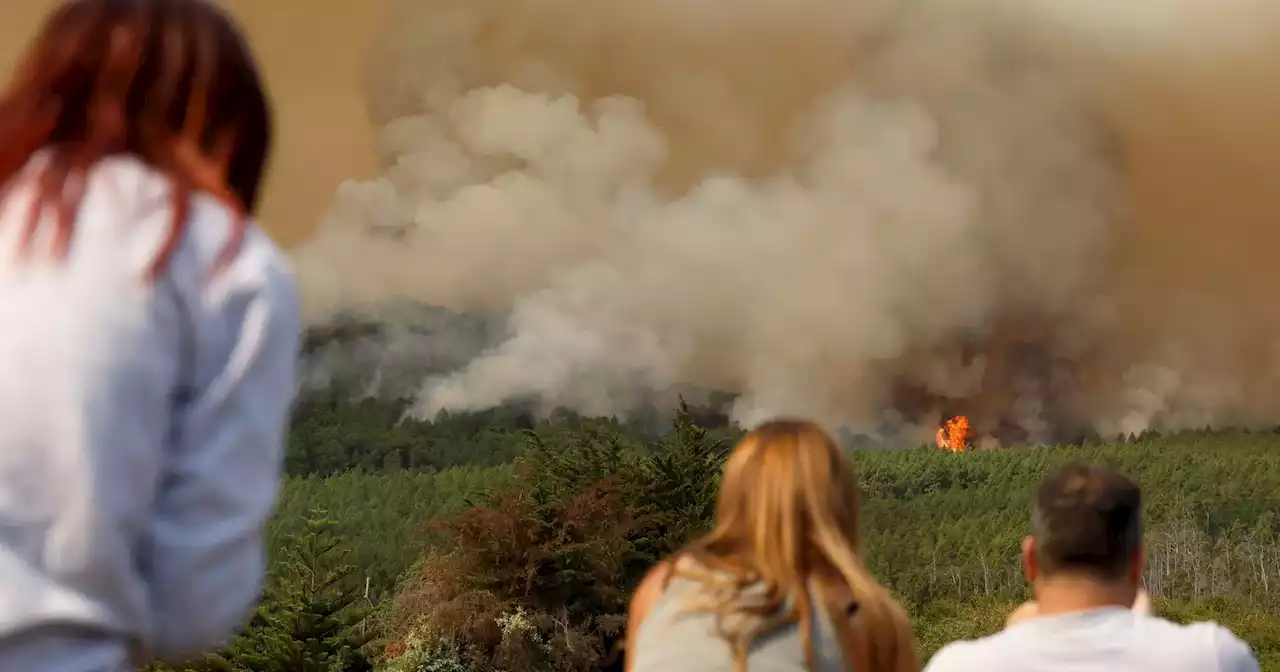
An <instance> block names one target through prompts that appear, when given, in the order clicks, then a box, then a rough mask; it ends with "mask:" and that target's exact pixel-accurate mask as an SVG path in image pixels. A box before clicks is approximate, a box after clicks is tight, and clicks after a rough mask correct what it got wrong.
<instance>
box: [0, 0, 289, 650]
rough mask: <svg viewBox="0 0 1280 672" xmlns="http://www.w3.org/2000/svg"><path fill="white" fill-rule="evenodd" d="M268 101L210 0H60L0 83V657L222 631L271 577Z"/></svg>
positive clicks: (282, 425) (277, 296)
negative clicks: (262, 225) (267, 532)
mask: <svg viewBox="0 0 1280 672" xmlns="http://www.w3.org/2000/svg"><path fill="white" fill-rule="evenodd" d="M270 133H271V112H270V108H269V105H268V101H267V99H266V96H265V94H264V92H263V89H262V84H261V81H260V78H259V75H258V72H257V68H256V66H255V64H254V60H253V57H252V55H251V54H250V52H249V50H248V48H247V46H246V45H245V42H244V40H243V38H242V37H241V34H240V31H239V30H238V28H237V27H236V26H235V25H234V24H233V23H232V21H231V20H230V19H229V18H228V17H227V16H226V15H225V14H224V13H223V12H222V11H221V10H219V9H218V8H217V6H216V5H215V4H213V3H211V2H205V1H203V0H72V1H70V2H65V3H64V4H62V5H61V7H60V8H59V9H58V10H57V11H56V12H55V13H54V14H53V15H52V16H51V17H50V18H49V19H48V21H47V23H46V24H45V26H44V27H43V29H42V30H41V32H40V34H39V36H38V38H37V39H36V41H35V43H34V44H33V45H32V47H31V49H30V51H29V53H28V54H27V56H26V59H25V61H24V62H23V63H22V65H21V67H20V68H19V70H18V72H17V75H16V77H15V79H14V80H13V81H12V82H11V84H10V85H9V87H8V89H7V90H5V91H4V92H3V93H2V94H0V361H2V362H3V368H2V369H0V372H2V373H3V375H2V376H0V669H3V670H22V671H23V672H40V671H42V670H51V671H52V670H58V671H59V672H90V671H94V672H106V671H112V672H116V671H120V670H126V669H130V668H131V667H134V666H137V665H140V664H141V663H143V662H145V660H148V659H151V658H153V657H159V658H163V659H180V658H186V657H189V656H194V655H198V654H200V653H203V652H204V651H206V650H208V649H210V648H213V647H216V646H217V645H219V644H220V643H221V642H222V641H224V640H225V639H226V638H228V637H229V636H230V635H231V634H232V633H233V632H234V631H235V630H236V629H237V628H238V627H240V625H241V624H242V622H243V619H244V618H245V617H246V616H247V614H248V612H249V611H250V609H251V607H252V605H253V604H254V602H255V601H256V598H257V596H258V591H259V589H260V585H261V581H262V576H263V572H264V569H263V567H264V565H263V548H262V525H263V522H264V521H265V519H266V518H267V517H268V516H269V515H270V512H271V510H272V508H273V506H274V502H275V497H276V492H277V487H278V482H279V476H280V466H281V457H282V452H283V445H284V440H285V433H286V425H287V418H288V410H289V406H290V404H291V401H292V397H293V394H294V390H295V367H296V362H297V349H298V341H299V331H300V325H299V315H298V308H297V298H296V294H295V289H294V285H293V281H292V279H291V276H290V273H289V270H288V268H287V266H286V264H285V262H284V260H283V258H282V255H281V253H280V251H279V249H278V248H277V247H276V246H275V245H274V244H273V243H272V242H271V240H270V239H269V238H268V237H267V236H266V235H265V234H264V233H263V232H262V231H260V230H259V229H257V228H256V227H255V226H254V225H253V224H252V222H251V221H250V213H252V212H253V211H254V208H255V206H256V205H257V202H258V198H259V192H260V186H261V183H262V177H263V172H264V165H265V163H266V160H267V154H268V148H269V144H270Z"/></svg>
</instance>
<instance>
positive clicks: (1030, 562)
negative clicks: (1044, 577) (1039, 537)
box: [1022, 536, 1040, 583]
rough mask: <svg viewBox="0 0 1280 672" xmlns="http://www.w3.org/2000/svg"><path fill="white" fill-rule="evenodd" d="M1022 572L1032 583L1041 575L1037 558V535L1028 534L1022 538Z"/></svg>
mask: <svg viewBox="0 0 1280 672" xmlns="http://www.w3.org/2000/svg"><path fill="white" fill-rule="evenodd" d="M1022 573H1023V575H1024V576H1026V577H1027V581H1028V582H1030V583H1035V581H1036V579H1037V578H1039V576H1040V565H1039V562H1038V560H1037V558H1036V538H1035V537H1030V536H1028V537H1023V539H1022Z"/></svg>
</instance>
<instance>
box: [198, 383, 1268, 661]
mask: <svg viewBox="0 0 1280 672" xmlns="http://www.w3.org/2000/svg"><path fill="white" fill-rule="evenodd" d="M322 401H323V400H322ZM322 401H316V402H313V403H312V405H311V406H309V407H305V408H303V407H300V410H299V417H298V418H297V422H296V424H295V431H294V435H293V443H292V445H291V449H290V454H291V458H290V459H291V463H290V469H291V472H292V473H294V474H298V475H297V476H294V477H291V478H290V479H289V480H288V482H287V483H286V487H285V491H284V495H283V497H282V499H281V502H280V507H279V515H278V517H277V520H275V521H273V523H272V524H271V526H270V527H269V535H268V536H269V539H270V544H271V548H272V550H273V553H272V556H273V563H274V566H275V569H274V570H273V573H274V574H276V575H278V574H280V572H281V571H282V570H281V569H280V568H281V567H282V566H284V564H287V563H288V562H290V558H291V557H292V555H291V554H290V550H289V547H290V544H291V542H289V541H287V540H288V539H290V538H291V537H290V536H289V535H297V534H300V533H303V532H304V531H305V530H304V526H302V525H300V522H299V521H302V520H305V516H306V512H307V511H308V510H309V509H311V508H312V507H316V506H319V507H322V508H324V509H326V510H328V511H329V512H330V514H331V515H332V516H333V517H334V518H335V519H336V520H338V521H340V523H339V524H338V525H337V526H336V527H335V528H333V531H334V532H336V533H338V534H340V535H341V536H342V537H343V538H344V539H346V540H347V541H348V542H349V543H350V545H351V548H352V553H351V554H350V555H349V556H348V560H347V562H350V563H351V564H354V565H355V566H356V567H358V570H357V571H356V572H355V573H354V575H353V578H355V579H357V580H358V582H360V583H363V582H364V581H365V580H366V579H367V580H368V582H369V586H370V588H371V596H372V598H373V599H374V601H375V602H376V603H380V604H381V608H379V609H378V610H377V613H376V614H375V617H374V618H373V619H371V620H370V621H369V623H370V624H376V628H371V630H370V631H371V632H374V631H375V630H376V634H377V635H378V637H379V641H378V647H376V648H378V649H382V650H383V652H384V653H385V655H384V656H382V658H384V660H383V662H382V663H381V665H382V666H383V667H385V669H389V670H395V671H396V672H428V671H431V672H435V671H440V672H463V671H464V670H465V671H467V672H490V671H493V672H496V671H497V670H504V671H507V672H516V671H521V670H528V671H530V672H532V671H535V670H536V671H539V672H542V671H546V672H552V671H554V672H560V671H561V670H573V671H576V670H584V671H585V670H593V669H602V668H603V669H611V668H616V666H617V665H618V663H619V658H618V656H617V655H616V654H617V653H618V645H619V643H620V642H619V640H620V636H621V634H622V631H623V628H624V624H625V610H626V602H627V599H628V595H629V591H630V590H631V589H632V588H633V587H634V585H635V583H636V582H637V581H638V579H639V578H640V576H642V575H643V573H644V571H646V570H647V568H648V567H650V566H651V565H652V564H653V563H654V562H655V561H656V560H657V559H658V558H660V557H663V556H665V555H667V554H669V553H671V552H672V551H673V550H675V549H677V548H679V547H680V546H681V545H683V544H684V543H686V542H687V541H688V540H689V539H690V538H691V537H692V536H693V535H695V534H697V533H699V532H700V531H702V530H705V529H706V527H707V525H708V524H709V521H710V519H711V516H712V513H713V510H714V502H715V494H716V489H717V487H718V485H719V474H720V469H721V466H722V464H723V460H724V458H725V456H726V454H727V452H728V450H729V448H730V447H731V445H732V442H733V441H734V440H735V439H736V438H737V437H738V436H739V435H740V431H739V430H737V429H735V428H733V427H728V426H724V425H723V424H717V423H718V422H719V421H718V419H716V418H714V417H713V415H714V414H708V413H706V412H705V411H698V410H691V409H688V408H682V411H681V413H680V417H679V418H678V420H677V422H676V423H675V425H674V427H673V428H671V430H670V431H669V432H667V433H665V434H663V435H661V436H658V435H656V434H654V433H652V432H651V431H648V429H646V430H645V431H641V429H639V428H638V426H637V425H634V424H627V423H622V422H618V421H616V420H611V419H598V418H582V417H579V416H576V415H573V414H569V413H558V414H555V415H553V416H551V417H549V418H547V419H545V420H542V421H540V422H536V423H534V422H532V421H531V420H530V419H529V418H527V417H525V416H522V415H521V414H520V413H518V412H515V411H513V410H510V409H505V410H502V411H495V412H493V413H491V414H487V415H486V414H465V415H456V416H442V417H441V418H438V419H437V421H436V422H435V423H422V422H417V421H412V420H402V419H401V418H402V415H403V410H404V407H403V405H397V404H382V405H379V404H377V403H375V402H372V401H365V402H361V403H358V404H346V403H340V402H337V401H333V402H332V403H330V402H323V403H322ZM708 418H710V419H711V420H712V421H711V422H706V420H707V419H708ZM709 425H714V427H711V426H709ZM646 427H647V428H650V429H651V425H646ZM1276 443H1277V437H1276V436H1275V435H1274V434H1249V433H1229V434H1223V433H1218V434H1212V433H1207V432H1192V433H1185V434H1178V435H1171V436H1156V435H1146V436H1143V437H1135V438H1133V439H1131V440H1128V441H1124V442H1122V443H1118V444H1103V443H1097V442H1094V443H1087V444H1085V445H1083V446H1068V447H1058V448H1040V449H1034V450H1020V451H1003V452H970V453H965V454H951V453H945V452H941V451H937V450H932V449H918V450H907V451H892V452H859V453H856V454H855V462H856V463H857V466H858V469H859V471H860V480H861V482H862V484H863V494H864V497H863V523H864V530H865V533H866V554H867V561H868V564H869V566H870V567H871V568H872V570H873V571H874V572H875V573H876V574H877V576H879V577H880V578H881V580H882V581H884V582H885V583H886V584H888V585H889V586H891V587H892V588H893V589H894V591H895V592H896V593H897V594H898V596H899V597H900V598H901V599H903V601H904V602H905V603H906V604H907V606H908V608H909V609H910V611H911V613H912V615H913V618H914V621H915V626H916V629H917V632H918V634H919V637H920V639H921V643H922V647H923V649H924V652H925V653H926V654H931V653H932V652H933V651H936V649H937V648H938V647H940V646H941V645H942V644H944V643H946V642H948V641H952V640H954V639H957V638H962V637H972V636H977V635H981V634H988V633H990V632H994V631H995V630H997V629H998V628H999V627H1000V625H1001V623H1002V622H1003V619H1004V617H1005V615H1006V614H1007V613H1008V611H1009V610H1010V609H1011V608H1012V607H1013V606H1014V605H1015V604H1016V603H1017V602H1019V601H1020V600H1022V599H1024V598H1025V596H1026V595H1025V587H1024V582H1023V580H1022V578H1021V572H1020V569H1019V567H1018V565H1017V545H1018V543H1019V541H1020V539H1021V537H1022V536H1023V535H1024V534H1025V533H1026V527H1027V516H1028V510H1027V506H1028V502H1029V501H1030V498H1031V493H1032V491H1033V489H1034V487H1035V485H1036V483H1037V482H1038V481H1039V480H1040V479H1041V478H1042V477H1043V476H1044V475H1045V474H1046V473H1047V472H1048V471H1049V470H1050V469H1051V468H1053V467H1054V466H1055V465H1058V464H1060V463H1062V462H1063V461H1065V460H1068V459H1083V460H1087V461H1091V462H1101V463H1109V464H1112V465H1114V466H1116V467H1118V468H1120V469H1121V470H1123V471H1125V472H1126V473H1128V474H1130V475H1131V476H1133V477H1134V478H1135V479H1136V480H1137V481H1138V482H1139V483H1140V484H1141V485H1142V486H1143V492H1144V497H1145V498H1146V503H1145V508H1146V512H1147V520H1148V528H1147V529H1148V535H1147V536H1148V544H1149V546H1150V549H1151V556H1152V557H1151V564H1150V567H1149V570H1148V573H1147V580H1148V587H1149V589H1150V590H1151V591H1152V592H1153V594H1156V595H1158V596H1159V604H1160V608H1161V609H1162V610H1165V611H1166V613H1167V614H1168V615H1169V616H1170V617H1172V618H1175V620H1176V619H1202V618H1212V619H1215V620H1218V621H1220V622H1222V623H1223V624H1225V625H1227V626H1228V627H1231V628H1233V629H1234V630H1235V631H1236V632H1237V633H1239V634H1240V635H1241V637H1242V638H1244V639H1245V640H1246V641H1248V642H1249V643H1250V644H1251V645H1252V646H1253V647H1254V648H1255V650H1256V651H1257V653H1258V655H1259V657H1260V658H1261V659H1262V660H1263V661H1264V666H1263V667H1264V669H1278V670H1280V661H1278V659H1277V657H1278V656H1280V641H1278V636H1277V631H1276V628H1277V627H1280V619H1277V618H1276V617H1275V616H1274V614H1276V613H1280V589H1277V587H1278V586H1280V544H1278V543H1277V542H1278V539H1277V535H1280V451H1277V450H1276ZM326 446H327V448H326ZM379 456H380V457H379ZM389 456H394V459H393V457H389ZM406 456H407V457H406ZM274 613H277V614H279V613H281V612H279V611H277V612H274ZM366 648H367V647H366ZM1268 666H1271V667H1268ZM208 669H213V668H208ZM266 669H270V668H266ZM298 669H305V668H298Z"/></svg>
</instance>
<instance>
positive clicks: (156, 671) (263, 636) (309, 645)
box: [151, 509, 373, 672]
mask: <svg viewBox="0 0 1280 672" xmlns="http://www.w3.org/2000/svg"><path fill="white" fill-rule="evenodd" d="M336 525H337V522H336V521H334V520H332V519H330V518H328V517H327V514H326V513H325V512H324V511H323V510H320V509H317V510H314V511H312V514H311V516H310V517H309V518H308V519H307V520H306V521H305V523H304V526H303V531H302V532H301V533H299V534H288V535H285V537H284V538H283V539H282V542H283V543H284V547H283V549H282V553H281V554H280V557H279V558H278V559H277V561H276V563H275V565H274V567H273V577H272V580H271V581H270V582H269V585H268V588H267V592H266V595H265V596H264V598H263V599H262V601H261V603H260V604H259V606H258V608H257V610H256V612H255V613H254V615H253V617H252V619H251V620H250V621H249V624H248V626H247V627H246V629H245V631H244V632H243V633H242V634H241V635H240V636H238V637H236V638H235V639H234V640H232V641H231V642H230V643H229V644H228V645H227V646H226V647H225V648H224V649H223V650H221V651H218V652H216V653H212V654H210V655H209V656H207V657H205V658H204V659H203V660H200V661H195V662H192V663H188V664H186V665H185V666H182V667H180V668H178V669H181V670H183V671H184V672H367V671H369V670H372V669H373V667H372V664H371V663H370V661H369V659H368V658H367V657H366V656H365V654H364V652H363V650H362V649H363V647H364V645H365V644H366V643H367V642H368V639H369V637H368V635H367V634H366V633H365V624H364V621H365V618H366V617H367V616H368V614H369V611H370V610H369V609H368V608H367V607H366V606H365V605H364V604H362V602H363V596H362V594H361V592H360V585H359V583H358V581H357V580H356V579H357V574H356V568H355V567H354V566H352V565H350V564H348V563H347V562H346V559H347V557H348V556H349V555H350V553H351V549H350V548H348V547H347V546H346V545H345V544H344V543H343V541H342V540H341V539H340V538H338V537H337V536H335V534H334V528H335V526H336ZM167 669H173V668H167V667H165V666H161V665H155V666H153V667H152V668H151V670H152V671H153V672H161V671H162V670H167Z"/></svg>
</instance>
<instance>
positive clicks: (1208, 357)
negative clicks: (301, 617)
mask: <svg viewBox="0 0 1280 672" xmlns="http://www.w3.org/2000/svg"><path fill="white" fill-rule="evenodd" d="M1206 4H1207V3H1202V2H1197V3H1192V2H1186V1H1181V2H1180V1H1177V0H1142V1H1140V2H1133V3H1127V4H1125V5H1124V6H1122V7H1117V6H1116V5H1114V3H1105V2H1102V1H1101V0H1078V1H1076V2H1064V1H1061V0H1058V1H1054V2H1050V1H1049V0H1036V1H1035V2H1019V3H1014V2H1007V1H1005V0H957V1H953V2H945V3H944V2H928V1H921V0H916V1H914V2H908V1H897V0H870V1H861V2H847V1H845V0H745V1H744V0H733V1H730V0H708V1H706V2H700V3H687V2H675V1H671V0H657V1H653V2H645V3H632V2H626V1H624V0H595V1H594V2H586V1H584V0H536V1H535V0H465V1H464V0H401V1H399V2H393V3H392V10H391V16H390V17H388V21H387V23H386V28H385V29H384V31H383V33H382V34H381V35H380V36H379V37H378V39H377V40H375V43H374V45H373V48H372V50H371V53H370V70H369V77H368V85H367V92H368V103H369V108H370V111H371V113H372V115H373V117H374V120H375V122H376V124H377V125H378V127H379V128H380V130H379V133H378V138H377V150H378V153H379V155H380V157H381V159H382V161H383V164H384V170H383V172H382V173H381V175H380V176H378V177H376V178H375V179H372V180H366V181H352V182H349V183H347V184H344V185H343V187H342V188H341V189H340V190H339V192H338V194H337V195H336V197H335V198H334V201H333V204H332V207H331V209H330V211H329V213H328V215H327V216H326V217H325V218H324V220H323V221H322V222H321V225H320V227H319V229H318V230H317V231H316V232H315V234H314V235H313V236H312V237H311V238H310V239H309V240H308V241H307V242H306V243H305V244H303V245H302V246H300V247H298V248H296V250H295V261H296V264H297V271H298V275H299V278H300V281H301V282H302V283H303V289H304V295H305V298H306V301H307V309H308V311H309V315H310V317H311V319H312V320H313V321H314V322H316V323H324V322H326V321H328V320H330V319H331V318H332V317H333V315H335V314H337V313H350V312H355V313H361V312H364V313H369V314H372V315H373V316H374V317H376V318H377V319H380V320H383V321H384V322H387V323H388V324H389V325H390V326H389V328H388V329H387V330H385V331H384V332H383V333H382V335H381V336H379V337H378V338H376V339H373V340H366V341H365V346H364V348H365V349H364V350H363V351H362V352H361V353H359V357H357V358H356V359H357V360H358V361H360V362H364V363H373V364H375V365H377V367H379V368H378V370H379V375H378V376H376V377H375V380H374V381H373V382H372V383H371V385H372V387H371V388H370V391H371V392H373V393H378V392H379V391H380V389H379V388H380V386H383V385H385V384H387V382H386V376H384V375H382V373H384V372H386V373H390V374H396V375H399V376H400V377H401V382H400V385H402V386H403V385H405V384H409V385H410V389H412V390H413V391H414V392H416V394H417V398H418V401H417V404H416V406H415V412H416V413H417V414H420V415H423V416H428V417H429V416H432V415H434V414H435V413H436V412H438V411H440V410H443V409H448V410H472V409H482V408H488V407H492V406H496V405H500V404H503V403H506V402H509V401H513V400H534V401H536V402H537V403H538V404H540V405H541V406H543V407H544V408H547V409H549V408H552V407H556V406H565V407H569V408H573V409H575V410H578V411H582V412H585V413H593V414H595V413H600V414H609V413H621V414H625V413H627V412H628V411H629V410H633V409H635V408H636V407H638V406H639V405H642V404H645V403H655V402H658V401H670V395H672V394H673V393H674V390H676V389H679V388H680V387H681V386H683V385H696V386H699V387H701V388H706V389H718V390H727V391H732V392H735V393H738V395H739V396H738V398H737V401H736V403H735V406H734V408H733V414H734V416H735V418H736V419H739V420H741V421H743V422H744V423H748V424H749V423H751V422H753V421H755V420H758V419H760V418H762V417H765V416H767V415H773V414H778V413H796V414H803V415H807V416H812V417H815V418H818V419H820V420H822V421H824V422H828V423H831V424H839V425H845V426H849V427H854V428H857V429H859V430H861V431H864V432H877V431H881V430H886V431H888V429H892V430H895V431H899V432H901V430H903V429H904V428H905V429H906V432H905V434H900V436H904V437H906V438H908V439H910V440H919V439H922V438H924V437H928V436H932V433H933V429H934V428H935V427H936V423H937V422H938V420H940V419H941V418H942V417H943V416H945V415H949V414H956V413H963V414H967V415H970V416H972V417H973V418H974V422H975V429H977V430H978V431H979V432H980V433H989V432H997V433H1001V432H1003V433H1005V434H1008V433H1009V432H1010V431H1012V432H1014V433H1013V434H1012V435H1016V436H1018V437H1020V438H1021V440H1030V441H1043V440H1050V439H1053V438H1055V437H1061V436H1063V435H1065V434H1069V433H1072V432H1077V431H1080V430H1092V431H1097V432H1102V433H1105V434H1114V433H1120V432H1124V433H1128V432H1137V431H1141V430H1143V429H1148V428H1157V429H1178V428H1184V427H1192V426H1205V425H1244V426H1255V425H1270V424H1275V423H1276V422H1277V421H1280V309H1278V308H1276V307H1275V305H1276V304H1275V303H1274V301H1272V300H1271V292H1272V290H1274V289H1277V288H1280V265H1278V264H1276V263H1275V261H1274V259H1275V255H1276V250H1277V247H1276V244H1277V243H1280V234H1277V233H1276V227H1275V225H1274V224H1273V222H1275V221H1276V217H1277V216H1280V205H1278V204H1277V203H1274V202H1272V201H1274V200H1275V199H1274V197H1273V194H1275V193H1277V188H1278V187H1280V165H1277V163H1278V160H1277V157H1278V156H1280V130H1277V129H1274V128H1272V127H1273V126H1274V123H1273V122H1272V121H1271V120H1273V119H1275V118H1276V116H1275V115H1276V114H1280V95H1272V94H1269V93H1266V92H1265V91H1264V89H1263V87H1270V85H1269V84H1267V82H1274V81H1276V79H1275V78H1276V76H1277V75H1280V67H1278V66H1275V65H1272V64H1273V63H1280V58H1277V56H1280V48H1278V47H1276V46H1274V45H1275V44H1276V43H1277V40H1276V36H1277V35H1278V34H1280V29H1277V26H1280V10H1278V9H1277V8H1275V7H1272V6H1270V5H1268V4H1265V3H1263V2H1256V1H1254V0H1224V1H1223V2H1220V3H1215V4H1214V6H1213V8H1212V11H1210V8H1209V7H1207V6H1205V5H1206ZM1268 50H1269V51H1268ZM405 300H407V301H410V302H418V303H423V304H429V305H433V306H441V307H444V308H447V309H449V310H450V311H453V312H460V313H470V314H475V315H486V316H492V315H498V316H509V319H507V320H506V322H505V324H503V325H495V324H494V323H493V320H492V318H489V317H484V318H482V317H476V318H474V319H472V318H457V319H458V320H463V322H465V324H463V322H458V323H457V324H455V323H453V322H450V321H449V320H447V319H446V315H445V314H444V313H442V312H439V311H437V312H431V313H430V314H429V315H428V316H427V317H425V318H424V317H423V314H414V313H413V312H412V311H409V312H404V311H403V309H401V308H396V307H395V305H394V302H396V301H405ZM389 305H391V308H388V306H389ZM397 310H398V311H401V312H388V311H397ZM424 319H425V320H426V321H427V322H428V323H429V324H426V325H425V326H424V324H423V320H424ZM415 321H416V322H415ZM498 321H499V322H501V320H498ZM458 325H461V326H458ZM348 355H349V353H348V354H345V355H342V356H341V358H340V359H339V358H334V357H331V358H330V359H329V360H321V363H322V364H323V363H324V362H328V364H329V365H332V366H338V365H339V364H341V363H343V362H347V363H349V362H350V358H349V356H348ZM321 368H323V366H322V367H321ZM451 370H452V371H453V372H452V373H448V372H449V371H451ZM405 376H409V379H408V382H407V383H406V382H405V380H404V377H405ZM886 428H888V429H886Z"/></svg>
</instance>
